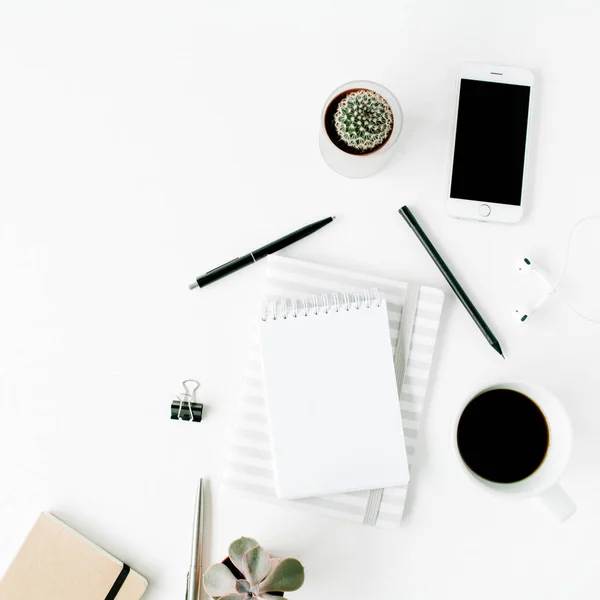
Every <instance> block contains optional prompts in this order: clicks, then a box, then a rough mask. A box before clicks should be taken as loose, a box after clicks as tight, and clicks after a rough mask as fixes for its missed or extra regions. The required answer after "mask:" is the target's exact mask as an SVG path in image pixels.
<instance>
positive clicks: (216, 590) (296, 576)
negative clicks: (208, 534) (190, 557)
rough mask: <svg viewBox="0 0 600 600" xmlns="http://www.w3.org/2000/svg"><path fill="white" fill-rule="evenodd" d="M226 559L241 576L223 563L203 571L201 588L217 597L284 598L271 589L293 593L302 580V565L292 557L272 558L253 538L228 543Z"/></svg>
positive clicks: (234, 599)
mask: <svg viewBox="0 0 600 600" xmlns="http://www.w3.org/2000/svg"><path fill="white" fill-rule="evenodd" d="M229 558H230V560H231V561H232V562H233V564H234V566H235V567H236V568H237V569H238V571H240V572H241V573H242V574H243V576H244V579H237V578H236V576H235V575H234V574H233V573H232V572H231V571H230V570H229V569H228V568H227V567H226V566H225V565H224V564H223V563H217V564H216V565H213V566H212V567H210V568H209V569H208V571H206V573H205V574H204V578H203V583H204V589H205V590H206V593H207V594H208V595H209V596H212V597H213V598H215V599H218V600H285V598H281V597H280V596H277V595H273V594H272V593H271V592H278V593H281V592H293V591H295V590H297V589H298V588H300V587H301V586H302V584H303V583H304V567H303V566H302V564H301V563H300V562H299V561H297V560H296V559H295V558H284V559H283V560H279V559H277V558H271V557H270V556H269V555H268V554H267V552H266V551H265V550H263V548H262V547H261V546H260V545H259V544H258V542H257V541H256V540H253V539H252V538H246V537H242V538H240V539H238V540H235V542H232V544H231V545H230V546H229Z"/></svg>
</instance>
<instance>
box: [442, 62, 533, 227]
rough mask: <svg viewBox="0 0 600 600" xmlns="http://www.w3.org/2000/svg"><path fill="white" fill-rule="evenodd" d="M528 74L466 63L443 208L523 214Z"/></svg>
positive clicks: (504, 216)
mask: <svg viewBox="0 0 600 600" xmlns="http://www.w3.org/2000/svg"><path fill="white" fill-rule="evenodd" d="M533 79H534V78H533V73H531V71H528V70H527V69H519V68H516V67H499V66H497V65H486V64H479V63H465V64H463V65H462V67H461V70H460V77H459V80H458V86H457V94H456V95H457V101H456V110H455V113H454V128H453V136H452V140H453V141H452V148H451V152H450V168H449V178H448V179H449V183H448V199H447V201H446V212H447V213H448V214H449V215H451V216H453V217H458V218H462V219H475V220H477V221H495V222H500V223H516V222H517V221H518V220H519V219H520V218H521V215H522V214H523V208H522V207H523V194H524V191H525V170H526V166H527V149H528V148H527V147H528V145H529V144H528V141H529V140H528V137H529V135H528V134H529V123H530V120H531V106H532V96H533Z"/></svg>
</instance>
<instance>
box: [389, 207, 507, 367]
mask: <svg viewBox="0 0 600 600" xmlns="http://www.w3.org/2000/svg"><path fill="white" fill-rule="evenodd" d="M398 212H399V213H400V214H401V215H402V217H403V218H404V220H405V221H406V223H407V224H408V226H409V227H410V228H411V229H412V230H413V233H414V234H415V235H416V236H417V238H418V239H419V241H420V242H421V244H423V247H424V248H425V250H427V253H428V254H429V256H431V258H432V259H433V262H434V263H435V266H436V267H437V268H438V269H439V270H440V272H441V273H442V275H443V276H444V277H445V279H446V281H447V282H448V284H449V285H450V287H451V288H452V291H453V292H454V293H455V294H456V296H457V298H458V299H459V300H460V301H461V302H462V305H463V306H464V307H465V308H466V309H467V312H468V313H469V315H470V316H471V319H473V321H475V324H476V325H477V327H479V329H480V331H481V333H483V335H484V337H485V339H486V340H487V341H488V343H489V345H490V346H491V347H492V348H493V349H494V350H495V351H496V352H497V353H498V354H499V355H500V356H501V357H502V358H504V354H502V348H501V347H500V342H499V341H498V340H497V339H496V336H495V335H494V334H493V333H492V330H491V329H490V328H489V327H488V325H487V323H486V322H485V321H484V320H483V317H482V316H481V314H479V311H478V310H477V309H476V308H475V305H474V304H473V303H472V302H471V299H470V298H469V296H467V293H466V292H465V290H463V288H462V286H461V285H460V283H458V281H457V279H456V277H454V275H453V274H452V271H450V269H449V268H448V265H447V264H446V263H445V262H444V259H443V258H442V257H441V256H440V254H439V252H438V251H437V250H436V249H435V246H434V245H433V244H432V243H431V241H430V240H429V238H428V237H427V235H425V232H424V231H423V230H422V229H421V226H420V225H419V223H418V222H417V219H415V216H414V215H413V214H412V212H411V210H410V208H408V206H403V207H402V208H401V209H400V210H399V211H398Z"/></svg>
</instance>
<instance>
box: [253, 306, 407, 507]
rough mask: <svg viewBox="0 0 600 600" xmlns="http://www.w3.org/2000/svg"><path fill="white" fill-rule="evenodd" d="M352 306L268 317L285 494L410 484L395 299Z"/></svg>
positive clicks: (280, 483)
mask: <svg viewBox="0 0 600 600" xmlns="http://www.w3.org/2000/svg"><path fill="white" fill-rule="evenodd" d="M349 308H350V309H349V310H346V309H345V307H341V308H340V310H339V311H335V310H331V309H330V310H329V312H328V313H325V312H324V311H323V310H321V311H320V312H319V314H314V312H313V311H309V314H308V316H305V314H304V311H299V314H298V316H297V317H294V316H293V315H291V314H289V315H288V316H287V318H285V319H284V318H283V317H281V316H279V317H278V318H277V319H273V318H272V315H271V316H270V317H269V318H268V319H267V320H266V321H263V322H261V327H260V337H261V345H262V352H263V366H264V373H265V380H266V390H267V398H268V404H269V412H270V425H271V435H272V444H273V454H274V462H275V484H276V488H277V493H278V496H279V497H280V498H287V499H294V498H306V497H311V496H323V495H327V494H335V493H339V492H349V491H357V490H364V489H374V488H385V487H390V486H402V485H406V484H407V483H408V480H409V475H408V466H407V459H406V450H405V445H404V434H403V429H402V420H401V414H400V403H399V400H398V391H397V385H396V378H395V372H394V364H393V358H392V346H391V341H390V328H389V324H388V317H387V308H386V303H385V301H383V300H382V301H381V303H380V306H377V305H376V304H375V303H374V302H373V303H371V306H370V307H367V306H363V305H361V306H360V307H359V308H358V309H357V308H355V307H354V306H352V305H351V306H350V307H349Z"/></svg>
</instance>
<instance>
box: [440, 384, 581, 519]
mask: <svg viewBox="0 0 600 600" xmlns="http://www.w3.org/2000/svg"><path fill="white" fill-rule="evenodd" d="M505 389H509V390H514V391H516V392H520V393H522V394H524V395H525V396H527V397H528V398H530V399H531V400H532V401H533V402H535V404H537V406H538V407H539V409H540V410H541V411H542V413H543V415H544V417H545V419H546V423H547V424H548V430H549V443H548V450H547V452H546V456H545V457H544V460H543V461H542V463H541V464H540V466H539V467H538V468H537V469H536V470H535V471H534V472H533V473H532V474H531V475H529V476H528V477H526V478H525V479H522V480H521V481H516V482H513V483H496V482H494V481H489V480H488V479H484V478H483V477H480V476H479V475H477V474H476V473H475V472H474V471H472V470H471V469H470V468H469V466H468V465H467V464H466V463H465V462H464V460H463V458H462V456H461V454H460V452H459V449H458V440H457V433H458V425H459V422H460V417H461V416H462V414H463V411H464V410H465V408H466V407H467V405H468V404H469V403H470V402H471V401H472V400H473V399H474V398H476V397H477V396H479V395H481V394H483V393H484V392H488V391H491V390H505ZM572 439H573V432H572V429H571V423H570V421H569V417H568V415H567V413H566V411H565V409H564V408H563V406H562V404H561V403H560V402H559V400H558V399H557V398H556V396H554V395H553V394H551V393H550V392H548V391H547V390H545V389H543V388H541V387H539V386H535V385H531V384H528V383H502V384H498V385H492V386H489V387H487V388H485V389H482V390H480V391H479V392H477V393H476V394H473V395H471V396H469V398H468V400H466V401H465V402H464V403H463V404H462V406H461V407H460V410H459V411H458V415H457V417H456V419H455V422H454V426H453V428H452V446H453V449H454V453H455V456H456V458H457V460H458V463H459V464H460V465H461V467H462V470H463V471H464V473H466V474H467V476H468V477H469V479H471V481H473V482H474V483H475V484H477V485H478V486H480V487H482V488H484V489H486V490H488V491H491V492H494V493H496V494H502V495H503V496H504V497H506V498H513V499H522V498H534V499H536V500H537V501H539V502H540V503H541V504H542V505H543V506H544V507H545V508H546V509H547V510H548V511H549V512H550V513H551V514H553V515H554V516H555V517H556V519H558V520H559V521H560V522H563V521H566V520H567V519H568V518H569V517H571V516H572V515H573V514H574V513H575V511H576V510H577V507H576V506H575V503H574V502H573V501H572V500H571V498H570V497H569V496H568V495H567V493H566V492H565V491H564V490H563V489H562V487H561V486H560V484H559V480H560V478H561V476H562V474H563V472H564V470H565V468H566V466H567V462H568V460H569V455H570V453H571V444H572Z"/></svg>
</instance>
